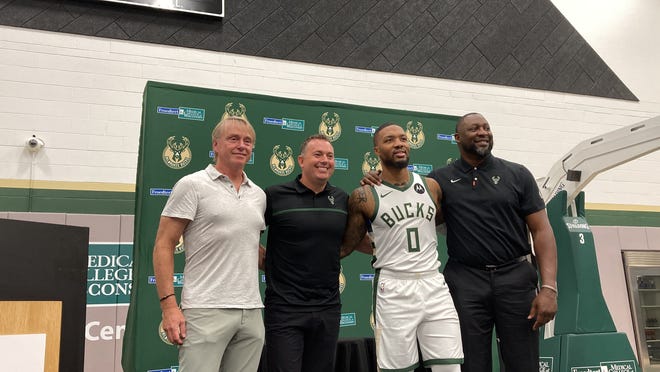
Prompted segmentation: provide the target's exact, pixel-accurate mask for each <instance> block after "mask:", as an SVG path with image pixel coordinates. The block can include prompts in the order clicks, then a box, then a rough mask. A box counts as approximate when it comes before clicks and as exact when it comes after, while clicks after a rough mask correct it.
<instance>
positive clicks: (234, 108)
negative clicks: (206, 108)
mask: <svg viewBox="0 0 660 372" xmlns="http://www.w3.org/2000/svg"><path fill="white" fill-rule="evenodd" d="M246 112H247V108H246V107H245V105H244V104H242V103H240V102H239V103H237V104H234V102H228V103H227V104H226V105H225V113H224V114H222V118H221V119H220V120H221V121H222V120H225V118H227V117H228V116H238V117H240V118H243V119H245V120H247V119H248V118H247V116H246V115H245V113H246Z"/></svg>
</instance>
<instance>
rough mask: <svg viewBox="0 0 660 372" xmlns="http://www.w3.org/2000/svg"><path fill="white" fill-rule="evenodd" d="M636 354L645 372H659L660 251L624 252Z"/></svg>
mask: <svg viewBox="0 0 660 372" xmlns="http://www.w3.org/2000/svg"><path fill="white" fill-rule="evenodd" d="M623 262H624V265H625V272H626V281H627V285H628V298H629V299H630V306H631V313H632V316H633V325H634V328H635V339H636V341H637V355H638V356H639V365H640V367H641V368H642V370H643V371H644V372H654V371H658V372H660V252H659V251H625V252H623Z"/></svg>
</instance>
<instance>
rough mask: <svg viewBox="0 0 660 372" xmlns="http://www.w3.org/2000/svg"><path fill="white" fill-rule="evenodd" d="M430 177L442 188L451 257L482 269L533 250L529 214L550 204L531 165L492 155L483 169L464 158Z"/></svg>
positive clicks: (485, 160) (443, 210) (442, 206)
mask: <svg viewBox="0 0 660 372" xmlns="http://www.w3.org/2000/svg"><path fill="white" fill-rule="evenodd" d="M428 176H429V177H430V178H433V179H434V180H436V181H437V182H438V183H439V184H440V187H441V188H442V200H441V208H442V212H443V214H444V217H445V221H446V223H447V249H448V252H447V253H448V255H449V258H450V259H453V260H457V261H459V262H461V263H463V264H465V265H469V266H475V267H480V266H484V265H500V264H503V263H506V262H510V261H511V260H513V259H515V258H517V257H520V256H524V255H526V254H529V253H530V252H531V247H530V244H529V242H528V239H527V224H526V223H525V217H526V216H528V215H530V214H532V213H534V212H538V211H539V210H542V209H544V208H545V203H544V202H543V199H542V198H541V195H540V194H539V190H538V186H537V185H536V181H535V180H534V177H533V176H532V174H531V173H530V172H529V170H527V168H525V167H524V166H522V165H520V164H516V163H513V162H510V161H506V160H503V159H500V158H496V157H494V156H492V155H488V157H486V159H484V161H483V162H482V163H481V164H480V165H479V166H477V167H472V166H471V165H470V164H468V163H467V162H466V161H465V160H463V159H462V158H461V159H459V160H457V161H455V162H454V163H452V164H450V165H448V166H446V167H444V168H440V169H435V170H433V171H432V172H431V173H430V174H429V175H428Z"/></svg>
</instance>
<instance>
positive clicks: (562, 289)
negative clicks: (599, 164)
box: [539, 191, 641, 372]
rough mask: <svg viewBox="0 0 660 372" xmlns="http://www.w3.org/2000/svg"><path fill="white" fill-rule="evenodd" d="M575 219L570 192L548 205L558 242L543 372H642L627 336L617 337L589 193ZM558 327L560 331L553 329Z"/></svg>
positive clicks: (543, 345)
mask: <svg viewBox="0 0 660 372" xmlns="http://www.w3.org/2000/svg"><path fill="white" fill-rule="evenodd" d="M574 207H575V211H576V212H577V213H571V214H575V216H570V215H569V209H568V208H567V202H566V192H565V191H562V192H560V193H558V194H557V195H556V196H555V197H554V198H553V199H552V200H551V201H550V202H549V203H548V205H547V212H548V218H549V219H550V224H551V225H552V229H553V231H554V235H555V239H556V241H557V287H558V289H559V297H558V299H557V302H558V306H559V310H558V311H557V316H556V317H555V321H554V324H549V325H547V326H546V327H544V328H543V329H542V330H541V359H540V368H539V370H540V371H541V372H604V371H607V372H614V371H617V372H619V371H635V372H641V369H640V368H639V365H638V363H637V360H636V359H635V354H634V353H633V351H632V348H631V347H630V343H629V342H628V338H627V337H626V335H625V334H624V333H620V332H617V331H616V327H615V325H614V322H613V321H612V316H611V315H610V312H609V310H608V308H607V304H606V303H605V299H604V298H603V292H602V289H601V286H600V275H599V273H598V263H597V261H596V248H595V246H594V238H593V234H592V232H591V228H590V226H589V223H588V222H587V220H586V219H585V213H584V193H580V195H579V196H578V197H577V198H576V199H575V204H574ZM553 326H554V329H551V327H553Z"/></svg>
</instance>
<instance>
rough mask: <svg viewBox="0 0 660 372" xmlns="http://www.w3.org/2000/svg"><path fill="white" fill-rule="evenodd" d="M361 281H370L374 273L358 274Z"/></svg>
mask: <svg viewBox="0 0 660 372" xmlns="http://www.w3.org/2000/svg"><path fill="white" fill-rule="evenodd" d="M360 280H361V281H369V282H370V281H372V280H374V274H360Z"/></svg>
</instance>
